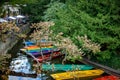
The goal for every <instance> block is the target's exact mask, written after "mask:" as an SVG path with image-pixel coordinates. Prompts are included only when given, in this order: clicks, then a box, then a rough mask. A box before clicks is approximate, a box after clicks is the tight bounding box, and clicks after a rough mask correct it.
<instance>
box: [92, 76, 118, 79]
mask: <svg viewBox="0 0 120 80" xmlns="http://www.w3.org/2000/svg"><path fill="white" fill-rule="evenodd" d="M93 80H120V78H118V77H117V76H114V75H108V76H103V77H99V78H96V79H93Z"/></svg>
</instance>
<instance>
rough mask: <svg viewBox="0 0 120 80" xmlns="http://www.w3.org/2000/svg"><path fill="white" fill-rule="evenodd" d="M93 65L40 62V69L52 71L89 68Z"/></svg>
mask: <svg viewBox="0 0 120 80" xmlns="http://www.w3.org/2000/svg"><path fill="white" fill-rule="evenodd" d="M92 68H93V66H90V65H75V64H64V65H63V64H51V65H48V64H42V70H44V71H46V70H52V71H58V70H59V71H70V70H90V69H92Z"/></svg>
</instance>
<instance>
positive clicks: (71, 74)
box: [51, 69, 104, 80]
mask: <svg viewBox="0 0 120 80" xmlns="http://www.w3.org/2000/svg"><path fill="white" fill-rule="evenodd" d="M103 73H104V71H103V70H100V69H95V70H84V71H68V72H63V73H56V74H51V76H52V77H53V79H55V80H66V79H67V80H68V79H72V80H73V79H75V78H76V79H80V78H86V77H95V76H99V75H101V74H103Z"/></svg>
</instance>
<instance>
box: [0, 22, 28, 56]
mask: <svg viewBox="0 0 120 80" xmlns="http://www.w3.org/2000/svg"><path fill="white" fill-rule="evenodd" d="M29 26H30V25H29V23H28V24H25V25H22V26H21V27H20V28H21V33H25V34H27V33H28V32H30V27H29ZM11 36H12V35H11ZM18 40H19V39H17V38H16V36H13V37H9V38H7V40H6V42H2V41H0V54H6V53H7V51H8V50H10V49H11V48H12V47H13V46H14V45H15V44H16V43H17V42H18Z"/></svg>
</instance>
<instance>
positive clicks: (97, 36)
mask: <svg viewBox="0 0 120 80" xmlns="http://www.w3.org/2000/svg"><path fill="white" fill-rule="evenodd" d="M62 6H64V7H62ZM119 12H120V2H119V0H114V1H113V0H104V1H103V0H99V1H98V0H66V2H65V3H61V2H53V3H51V5H50V6H49V8H48V9H47V10H46V11H45V16H44V17H43V18H44V20H51V21H55V24H56V25H55V27H53V28H52V29H53V30H54V32H56V33H59V32H63V33H64V36H69V37H71V39H72V40H73V41H74V42H75V43H76V44H77V45H78V46H79V47H82V46H83V45H82V44H81V43H82V42H81V41H78V40H77V39H76V36H84V35H85V34H86V35H87V36H88V39H90V40H91V41H93V42H96V43H99V44H100V46H101V49H100V50H101V52H97V53H96V54H94V55H93V54H92V55H91V51H89V50H88V49H87V51H86V49H85V48H84V49H83V50H84V51H85V52H88V54H87V55H90V56H95V58H97V59H98V60H99V61H106V60H109V61H110V59H111V61H112V60H113V58H112V57H113V56H114V57H115V56H116V55H120V47H119V46H120V34H119V32H120V14H119Z"/></svg>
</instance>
